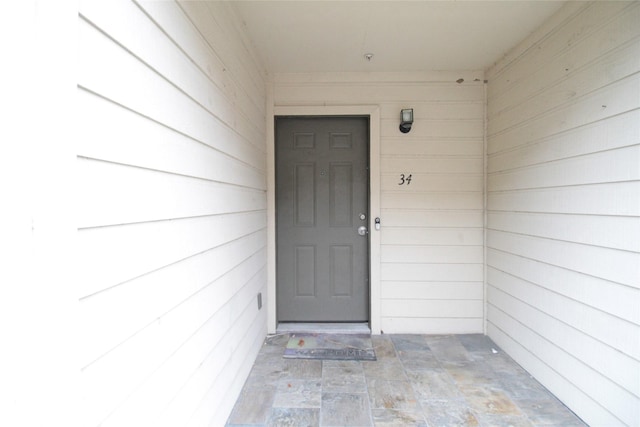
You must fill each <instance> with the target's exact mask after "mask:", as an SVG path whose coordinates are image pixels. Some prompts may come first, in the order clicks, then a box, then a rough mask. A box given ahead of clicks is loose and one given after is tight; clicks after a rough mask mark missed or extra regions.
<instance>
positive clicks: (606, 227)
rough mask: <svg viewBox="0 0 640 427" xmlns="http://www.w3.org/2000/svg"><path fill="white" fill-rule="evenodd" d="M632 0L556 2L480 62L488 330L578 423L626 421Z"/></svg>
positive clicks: (638, 337) (637, 322)
mask: <svg viewBox="0 0 640 427" xmlns="http://www.w3.org/2000/svg"><path fill="white" fill-rule="evenodd" d="M638 22H640V3H638V2H628V3H625V2H593V3H569V4H567V5H566V6H565V7H564V9H562V10H561V11H560V13H558V14H557V15H556V16H554V17H553V19H551V20H550V21H548V22H547V23H546V24H545V25H544V26H543V27H541V28H540V29H539V30H538V31H537V32H536V33H534V34H533V35H531V36H530V37H529V38H528V39H527V40H525V41H524V42H523V43H522V44H521V45H520V46H518V47H517V48H516V49H515V50H514V51H513V52H511V53H510V54H509V55H507V56H506V57H505V59H503V60H502V61H500V62H499V63H498V64H496V65H495V66H494V67H493V68H492V69H490V70H489V71H488V73H487V78H488V80H489V83H488V118H489V121H488V184H487V197H488V225H487V248H488V258H487V286H488V299H487V304H488V313H487V318H488V334H489V336H490V337H491V338H492V339H493V340H494V341H495V342H496V343H498V344H499V345H500V346H501V347H502V348H504V349H505V350H506V351H507V352H508V353H509V354H510V355H511V356H512V357H514V358H515V359H516V361H517V362H518V363H520V364H521V365H522V366H524V367H525V368H526V369H527V370H528V371H529V372H531V373H532V374H533V375H534V376H535V377H536V378H537V379H538V380H540V381H541V382H542V383H543V384H544V385H545V386H546V387H547V388H549V389H550V390H551V391H552V392H553V393H554V394H556V396H558V397H559V398H560V399H561V400H562V401H563V402H565V403H566V404H567V405H568V406H569V407H570V408H571V409H573V410H574V411H575V412H576V413H577V414H578V415H579V416H580V417H582V418H583V419H584V420H585V421H586V422H587V423H589V424H590V425H594V426H596V425H598V426H601V425H606V426H614V425H629V426H631V425H634V426H637V425H638V422H639V420H640V74H639V71H640V26H639V25H638Z"/></svg>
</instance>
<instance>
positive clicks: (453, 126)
mask: <svg viewBox="0 0 640 427" xmlns="http://www.w3.org/2000/svg"><path fill="white" fill-rule="evenodd" d="M459 78H463V79H464V80H465V82H464V83H462V84H458V83H456V80H458V79H459ZM482 81H483V76H482V73H481V72H473V71H465V72H424V73H326V74H283V75H278V76H275V83H274V103H275V106H277V107H279V106H322V105H358V104H365V105H376V106H378V107H379V109H380V115H381V121H380V159H379V160H380V188H372V191H374V192H378V191H379V192H380V197H381V198H380V206H381V216H380V219H381V223H382V228H381V230H380V233H381V235H380V241H381V248H380V256H381V266H380V275H381V283H380V290H381V292H380V293H381V300H380V301H372V304H373V305H374V306H376V307H380V313H381V321H380V324H381V329H382V330H383V331H384V332H385V333H394V332H396V333H398V332H413V333H463V332H481V331H482V330H483V320H482V319H483V314H484V313H483V310H484V309H483V286H482V277H483V230H482V228H483V212H482V209H483V171H484V165H483V131H484V120H483V118H484V93H483V83H482ZM409 107H410V108H413V110H414V120H415V121H414V124H413V127H412V129H411V132H409V133H407V134H402V133H400V131H399V130H398V124H399V121H398V117H399V114H400V110H401V109H402V108H409ZM402 174H404V175H405V177H408V175H409V174H411V183H410V184H408V185H398V184H399V183H400V182H401V175H402ZM374 232H375V231H374Z"/></svg>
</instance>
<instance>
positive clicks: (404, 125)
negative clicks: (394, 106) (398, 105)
mask: <svg viewBox="0 0 640 427" xmlns="http://www.w3.org/2000/svg"><path fill="white" fill-rule="evenodd" d="M412 124H413V108H405V109H403V110H400V132H402V133H407V132H409V131H410V130H411V125H412Z"/></svg>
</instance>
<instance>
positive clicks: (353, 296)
mask: <svg viewBox="0 0 640 427" xmlns="http://www.w3.org/2000/svg"><path fill="white" fill-rule="evenodd" d="M368 195H369V182H368V119H367V118H362V117H314V118H293V117H278V118H277V119H276V213H277V223H276V229H277V230H276V233H277V241H276V244H277V257H276V268H277V272H276V274H277V284H276V289H277V311H278V321H281V322H286V321H298V322H303V321H304V322H310V321H320V322H337V321H353V322H362V321H367V320H368V319H369V278H368V271H369V265H368V258H369V257H368V249H369V242H368V234H365V235H364V236H362V235H359V234H358V227H360V226H363V225H365V226H366V225H367V222H368V221H367V218H368V203H369V202H368ZM362 214H364V215H365V219H361V218H360V216H361V215H362Z"/></svg>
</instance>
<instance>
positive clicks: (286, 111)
mask: <svg viewBox="0 0 640 427" xmlns="http://www.w3.org/2000/svg"><path fill="white" fill-rule="evenodd" d="M275 116H368V117H369V188H370V195H369V215H370V216H369V230H371V231H370V234H369V239H370V240H369V244H370V251H369V257H370V258H369V281H370V293H369V298H370V302H369V308H370V312H369V313H370V314H369V316H370V325H369V327H370V328H371V333H372V334H380V320H381V318H380V232H379V231H376V229H375V222H374V221H375V218H377V217H380V107H379V106H377V105H336V106H331V105H328V106H286V107H277V106H274V107H273V109H272V111H271V112H270V114H268V117H267V253H268V256H267V332H268V333H270V334H275V333H276V328H277V326H278V325H277V312H276V256H275V254H276V197H275V190H276V188H275V181H276V179H275V150H274V148H275V147H274V145H275V128H274V119H275Z"/></svg>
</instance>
